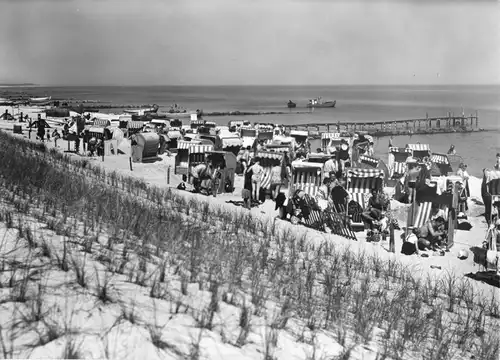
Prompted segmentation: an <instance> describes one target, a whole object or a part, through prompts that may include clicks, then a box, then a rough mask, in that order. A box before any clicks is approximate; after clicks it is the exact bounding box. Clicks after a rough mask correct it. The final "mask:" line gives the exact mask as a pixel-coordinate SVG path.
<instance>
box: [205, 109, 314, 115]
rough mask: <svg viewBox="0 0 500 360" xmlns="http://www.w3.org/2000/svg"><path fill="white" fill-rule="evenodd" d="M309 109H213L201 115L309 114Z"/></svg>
mask: <svg viewBox="0 0 500 360" xmlns="http://www.w3.org/2000/svg"><path fill="white" fill-rule="evenodd" d="M310 113H311V112H310V111H239V110H235V111H213V112H209V113H206V112H203V113H202V114H201V115H202V116H258V115H289V114H310Z"/></svg>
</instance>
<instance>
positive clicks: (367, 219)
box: [361, 189, 390, 230]
mask: <svg viewBox="0 0 500 360" xmlns="http://www.w3.org/2000/svg"><path fill="white" fill-rule="evenodd" d="M389 204H390V203H389V201H388V200H387V198H386V197H385V196H384V194H382V191H379V190H377V189H372V197H371V198H370V200H368V207H367V209H366V211H364V212H363V213H362V214H361V217H362V219H363V221H364V223H365V224H367V225H368V226H369V228H370V230H373V229H374V227H375V225H377V224H379V223H380V221H381V220H382V219H383V217H384V215H385V211H387V210H388V208H389Z"/></svg>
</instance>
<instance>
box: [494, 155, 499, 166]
mask: <svg viewBox="0 0 500 360" xmlns="http://www.w3.org/2000/svg"><path fill="white" fill-rule="evenodd" d="M494 168H495V170H500V153H497V162H496V164H495V166H494Z"/></svg>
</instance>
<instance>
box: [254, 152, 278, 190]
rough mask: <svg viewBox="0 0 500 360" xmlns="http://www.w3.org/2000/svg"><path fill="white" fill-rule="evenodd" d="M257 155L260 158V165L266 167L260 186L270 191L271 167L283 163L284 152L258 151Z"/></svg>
mask: <svg viewBox="0 0 500 360" xmlns="http://www.w3.org/2000/svg"><path fill="white" fill-rule="evenodd" d="M256 157H258V158H260V166H262V168H263V169H264V174H263V176H262V181H261V183H260V188H261V189H263V190H266V191H268V190H270V189H271V169H272V168H273V167H274V166H276V165H281V163H282V161H283V158H284V154H283V153H279V152H271V151H258V152H257V153H256Z"/></svg>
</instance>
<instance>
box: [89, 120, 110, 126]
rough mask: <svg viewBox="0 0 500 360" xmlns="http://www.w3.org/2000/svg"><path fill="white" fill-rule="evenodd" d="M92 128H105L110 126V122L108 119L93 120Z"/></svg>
mask: <svg viewBox="0 0 500 360" xmlns="http://www.w3.org/2000/svg"><path fill="white" fill-rule="evenodd" d="M92 126H94V127H102V128H105V127H108V126H111V121H110V120H108V119H95V120H94V124H93V125H92Z"/></svg>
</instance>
